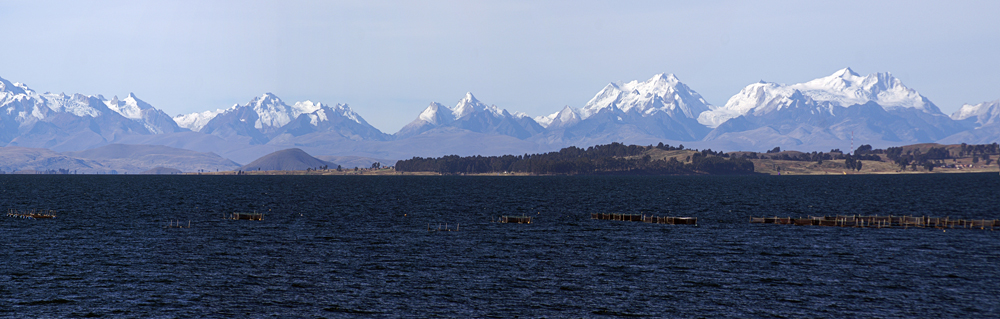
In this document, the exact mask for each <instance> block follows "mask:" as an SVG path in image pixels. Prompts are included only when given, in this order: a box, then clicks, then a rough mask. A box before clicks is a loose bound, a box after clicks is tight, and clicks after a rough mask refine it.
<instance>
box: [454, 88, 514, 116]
mask: <svg viewBox="0 0 1000 319" xmlns="http://www.w3.org/2000/svg"><path fill="white" fill-rule="evenodd" d="M478 111H488V112H490V113H493V114H494V115H500V114H501V113H502V111H501V110H499V109H498V108H497V106H496V105H493V106H488V105H486V104H483V102H480V101H479V100H477V99H476V97H475V96H473V95H472V92H466V93H465V97H463V98H462V99H461V100H459V101H458V104H456V105H455V107H454V108H452V113H454V115H455V119H460V118H463V117H466V116H468V115H470V114H473V113H476V112H478Z"/></svg>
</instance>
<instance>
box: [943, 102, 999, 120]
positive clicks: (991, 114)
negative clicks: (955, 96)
mask: <svg viewBox="0 0 1000 319" xmlns="http://www.w3.org/2000/svg"><path fill="white" fill-rule="evenodd" d="M951 118H952V119H953V120H956V121H969V122H972V123H974V126H975V127H982V126H987V125H994V124H1000V99H998V100H993V101H991V102H983V103H979V104H975V105H972V104H964V105H962V107H961V108H959V109H958V111H956V112H955V113H952V114H951Z"/></svg>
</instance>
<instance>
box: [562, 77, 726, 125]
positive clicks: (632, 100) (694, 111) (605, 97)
mask: <svg viewBox="0 0 1000 319" xmlns="http://www.w3.org/2000/svg"><path fill="white" fill-rule="evenodd" d="M612 105H614V106H616V107H618V108H619V109H621V110H622V111H623V112H635V113H638V114H642V115H643V116H650V115H653V114H655V113H657V112H663V113H666V114H668V115H669V116H670V117H673V118H697V117H698V114H701V112H704V111H708V110H709V109H710V105H709V104H708V102H705V99H704V98H702V97H701V94H698V92H695V91H694V90H691V88H689V87H688V86H687V85H685V84H684V83H681V82H680V80H678V79H677V77H676V76H674V75H673V74H663V73H660V74H657V75H654V76H653V77H652V78H650V79H649V80H646V81H643V82H639V81H632V82H628V83H620V82H619V83H609V84H608V85H607V86H605V87H604V89H603V90H601V91H600V92H598V93H597V95H595V96H594V98H592V99H590V101H589V102H587V104H586V105H585V106H584V107H583V109H581V110H580V113H581V118H583V119H586V118H588V117H591V116H593V115H594V114H596V113H598V112H600V111H601V110H606V109H609V108H611V106H612Z"/></svg>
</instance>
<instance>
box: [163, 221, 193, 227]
mask: <svg viewBox="0 0 1000 319" xmlns="http://www.w3.org/2000/svg"><path fill="white" fill-rule="evenodd" d="M163 228H191V221H190V220H188V224H187V227H185V226H184V225H182V224H181V221H179V220H177V221H174V220H171V221H169V222H168V223H167V226H163Z"/></svg>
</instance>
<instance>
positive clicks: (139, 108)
mask: <svg viewBox="0 0 1000 319" xmlns="http://www.w3.org/2000/svg"><path fill="white" fill-rule="evenodd" d="M102 98H103V97H102ZM104 103H105V105H107V106H108V108H110V109H111V110H112V111H115V112H118V114H121V115H122V116H124V117H125V118H128V119H132V120H134V121H136V122H139V123H142V124H143V125H144V126H146V129H149V132H150V133H153V134H162V133H171V132H182V131H184V130H185V129H183V128H181V127H180V126H178V125H177V122H175V121H174V120H173V119H172V118H170V116H169V115H167V113H165V112H163V111H161V110H158V109H156V108H155V107H153V106H152V105H149V103H146V102H145V101H143V100H140V99H139V98H137V97H135V94H134V93H131V92H130V93H129V94H128V96H126V97H125V99H123V100H118V96H115V97H113V98H111V100H110V101H105V102H104Z"/></svg>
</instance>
